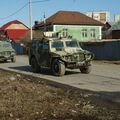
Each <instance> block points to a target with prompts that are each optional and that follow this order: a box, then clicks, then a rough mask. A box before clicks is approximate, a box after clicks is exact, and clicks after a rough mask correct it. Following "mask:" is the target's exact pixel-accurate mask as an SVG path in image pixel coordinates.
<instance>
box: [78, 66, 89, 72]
mask: <svg viewBox="0 0 120 120" xmlns="http://www.w3.org/2000/svg"><path fill="white" fill-rule="evenodd" d="M80 71H81V73H85V74H89V73H90V72H91V66H87V67H82V68H80Z"/></svg>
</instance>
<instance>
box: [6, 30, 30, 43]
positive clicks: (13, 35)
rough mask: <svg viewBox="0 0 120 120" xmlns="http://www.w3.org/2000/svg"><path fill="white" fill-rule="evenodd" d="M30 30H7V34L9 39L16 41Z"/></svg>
mask: <svg viewBox="0 0 120 120" xmlns="http://www.w3.org/2000/svg"><path fill="white" fill-rule="evenodd" d="M28 31H29V30H7V31H6V32H7V35H8V37H9V39H11V40H13V41H16V40H21V39H22V38H23V37H24V36H25V35H26V34H27V32H28Z"/></svg>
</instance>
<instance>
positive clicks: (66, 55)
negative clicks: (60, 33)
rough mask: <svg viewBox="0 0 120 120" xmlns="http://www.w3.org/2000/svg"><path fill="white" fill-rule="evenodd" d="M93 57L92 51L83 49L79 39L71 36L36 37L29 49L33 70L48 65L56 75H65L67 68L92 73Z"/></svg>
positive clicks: (37, 70) (36, 70)
mask: <svg viewBox="0 0 120 120" xmlns="http://www.w3.org/2000/svg"><path fill="white" fill-rule="evenodd" d="M93 57H94V55H93V54H92V53H91V52H89V51H86V50H83V49H82V48H81V47H80V46H79V43H78V42H77V41H75V40H72V39H69V38H63V39H58V38H56V39H53V38H42V39H34V40H32V42H31V45H30V49H29V64H30V65H31V66H32V69H33V72H39V71H40V68H42V67H47V68H50V70H51V71H52V73H53V75H56V76H62V75H64V74H65V70H66V68H68V69H80V71H81V72H82V73H86V74H88V73H90V71H91V60H92V59H93Z"/></svg>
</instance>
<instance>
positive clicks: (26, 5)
mask: <svg viewBox="0 0 120 120" xmlns="http://www.w3.org/2000/svg"><path fill="white" fill-rule="evenodd" d="M28 4H29V3H26V4H25V5H24V6H23V7H21V8H20V9H18V10H17V11H15V12H14V13H12V14H10V15H8V16H6V17H3V18H0V19H2V20H4V19H7V18H9V17H11V16H14V15H15V14H17V13H18V12H20V11H21V10H22V9H23V8H25V7H26V6H27V5H28Z"/></svg>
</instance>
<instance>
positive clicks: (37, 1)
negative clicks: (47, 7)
mask: <svg viewBox="0 0 120 120" xmlns="http://www.w3.org/2000/svg"><path fill="white" fill-rule="evenodd" d="M48 1H50V0H36V1H33V2H32V3H39V2H48Z"/></svg>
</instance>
